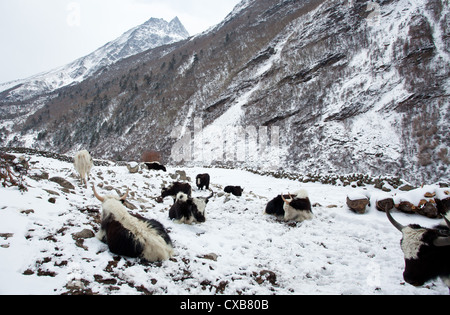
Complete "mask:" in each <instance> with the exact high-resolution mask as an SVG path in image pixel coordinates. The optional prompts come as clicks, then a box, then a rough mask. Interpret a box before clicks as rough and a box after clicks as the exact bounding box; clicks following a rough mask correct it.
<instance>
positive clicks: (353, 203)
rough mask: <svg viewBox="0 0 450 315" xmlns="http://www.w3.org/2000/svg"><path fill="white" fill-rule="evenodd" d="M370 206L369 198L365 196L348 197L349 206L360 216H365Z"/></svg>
mask: <svg viewBox="0 0 450 315" xmlns="http://www.w3.org/2000/svg"><path fill="white" fill-rule="evenodd" d="M369 204H370V200H369V198H367V197H366V196H364V195H360V194H358V195H356V194H354V195H351V196H347V206H348V207H349V208H350V210H352V211H353V212H356V213H358V214H365V213H366V210H367V206H368V205H369Z"/></svg>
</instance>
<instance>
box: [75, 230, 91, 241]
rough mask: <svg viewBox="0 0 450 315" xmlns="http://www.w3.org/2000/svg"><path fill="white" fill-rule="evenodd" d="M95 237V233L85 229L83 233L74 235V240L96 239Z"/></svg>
mask: <svg viewBox="0 0 450 315" xmlns="http://www.w3.org/2000/svg"><path fill="white" fill-rule="evenodd" d="M94 237H95V234H94V232H92V231H91V230H88V229H84V230H83V231H81V232H78V233H74V234H72V238H73V239H74V240H78V239H88V238H94Z"/></svg>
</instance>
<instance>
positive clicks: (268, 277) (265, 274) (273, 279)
mask: <svg viewBox="0 0 450 315" xmlns="http://www.w3.org/2000/svg"><path fill="white" fill-rule="evenodd" d="M255 281H256V282H257V283H258V284H263V283H264V282H269V283H270V284H271V285H273V286H276V285H277V275H276V274H275V272H273V271H270V270H262V271H261V272H260V273H259V276H258V275H257V274H256V276H255Z"/></svg>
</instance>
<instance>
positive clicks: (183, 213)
mask: <svg viewBox="0 0 450 315" xmlns="http://www.w3.org/2000/svg"><path fill="white" fill-rule="evenodd" d="M213 196H214V192H213V191H211V195H210V196H209V197H206V198H192V197H189V196H188V195H187V194H185V193H183V192H180V193H178V195H177V199H176V201H175V203H174V205H173V206H172V208H170V210H169V218H170V219H171V220H174V221H175V222H177V223H180V224H182V223H184V224H192V223H194V222H197V223H203V222H205V221H206V217H205V209H206V205H207V204H208V202H209V200H210V199H211V198H212V197H213Z"/></svg>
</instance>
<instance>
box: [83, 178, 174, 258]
mask: <svg viewBox="0 0 450 315" xmlns="http://www.w3.org/2000/svg"><path fill="white" fill-rule="evenodd" d="M92 189H93V191H94V195H95V197H96V198H97V199H98V200H99V201H100V202H101V203H102V208H103V212H102V221H101V228H100V231H99V232H98V233H97V235H96V237H97V238H98V239H99V240H101V241H102V242H104V243H106V244H107V245H108V247H109V250H110V251H111V252H112V253H114V254H116V255H120V256H127V257H131V258H141V259H143V260H145V261H149V262H155V261H163V260H167V259H169V258H171V257H172V255H173V245H172V240H171V239H170V237H169V235H168V234H167V231H166V229H165V228H164V226H163V225H162V224H161V223H159V222H158V221H156V220H148V219H145V218H143V217H141V216H137V215H131V214H130V213H129V212H128V211H127V209H126V208H125V206H124V205H123V204H122V201H123V200H125V199H126V198H127V196H128V191H127V193H126V194H125V195H124V196H122V197H119V196H100V195H99V194H98V193H97V191H96V190H95V187H94V186H92Z"/></svg>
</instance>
